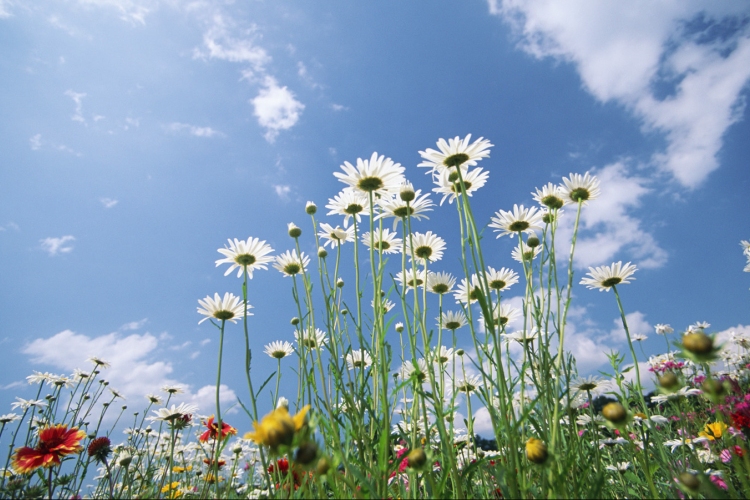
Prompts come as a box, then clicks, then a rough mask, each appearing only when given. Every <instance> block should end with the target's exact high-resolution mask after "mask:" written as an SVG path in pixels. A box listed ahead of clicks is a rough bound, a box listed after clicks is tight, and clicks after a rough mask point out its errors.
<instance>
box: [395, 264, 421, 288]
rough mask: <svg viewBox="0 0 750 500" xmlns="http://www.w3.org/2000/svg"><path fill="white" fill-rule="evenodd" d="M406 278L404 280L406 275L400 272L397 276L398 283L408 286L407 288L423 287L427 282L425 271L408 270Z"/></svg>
mask: <svg viewBox="0 0 750 500" xmlns="http://www.w3.org/2000/svg"><path fill="white" fill-rule="evenodd" d="M405 276H406V277H405V278H404V273H403V272H401V271H399V272H398V273H397V274H396V281H398V282H399V283H400V284H401V285H402V286H403V285H406V287H407V288H415V287H422V286H424V284H425V281H426V277H425V270H424V269H413V268H412V269H407V270H406V275H405Z"/></svg>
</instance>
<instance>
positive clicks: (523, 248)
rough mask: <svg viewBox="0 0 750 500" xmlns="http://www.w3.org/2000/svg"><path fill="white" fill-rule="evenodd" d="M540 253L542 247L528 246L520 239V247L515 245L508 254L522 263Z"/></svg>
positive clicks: (529, 260)
mask: <svg viewBox="0 0 750 500" xmlns="http://www.w3.org/2000/svg"><path fill="white" fill-rule="evenodd" d="M540 253H542V247H534V248H531V247H529V246H528V245H527V244H526V243H524V242H523V241H521V243H520V248H519V247H518V246H516V247H515V248H514V249H513V250H512V251H511V252H510V256H511V257H512V258H513V260H515V261H516V262H519V263H521V264H523V263H524V262H531V261H532V260H534V259H536V258H537V256H538V255H539V254H540Z"/></svg>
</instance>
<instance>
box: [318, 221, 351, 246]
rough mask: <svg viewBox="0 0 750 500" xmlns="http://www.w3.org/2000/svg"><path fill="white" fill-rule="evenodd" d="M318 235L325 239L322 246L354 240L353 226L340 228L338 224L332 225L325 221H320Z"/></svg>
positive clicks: (336, 244)
mask: <svg viewBox="0 0 750 500" xmlns="http://www.w3.org/2000/svg"><path fill="white" fill-rule="evenodd" d="M318 236H320V237H321V238H323V239H324V240H326V242H325V243H324V244H323V245H324V246H329V245H330V246H331V248H334V247H337V246H339V245H343V244H344V243H346V242H347V241H354V226H351V227H348V228H345V229H341V227H340V226H336V227H333V226H331V225H330V224H326V223H325V222H321V223H320V232H318Z"/></svg>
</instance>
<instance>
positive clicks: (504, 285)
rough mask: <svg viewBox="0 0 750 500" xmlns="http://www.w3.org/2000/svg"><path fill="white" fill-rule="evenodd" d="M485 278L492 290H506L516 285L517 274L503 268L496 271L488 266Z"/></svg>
mask: <svg viewBox="0 0 750 500" xmlns="http://www.w3.org/2000/svg"><path fill="white" fill-rule="evenodd" d="M485 276H486V277H487V283H489V285H490V289H492V290H507V289H508V288H510V287H511V286H512V285H515V284H516V283H518V273H516V272H515V271H511V270H510V269H507V268H505V267H501V268H500V269H498V270H497V271H496V270H495V269H494V268H492V267H489V266H488V267H487V274H486V275H485Z"/></svg>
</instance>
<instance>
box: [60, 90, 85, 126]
mask: <svg viewBox="0 0 750 500" xmlns="http://www.w3.org/2000/svg"><path fill="white" fill-rule="evenodd" d="M65 95H66V96H68V97H70V98H71V99H73V102H74V103H75V105H76V109H75V113H74V114H73V115H72V116H71V117H70V119H71V120H73V121H74V122H81V123H83V124H85V123H86V119H85V118H84V117H83V98H84V97H86V94H85V93H80V92H74V91H72V90H66V91H65Z"/></svg>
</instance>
